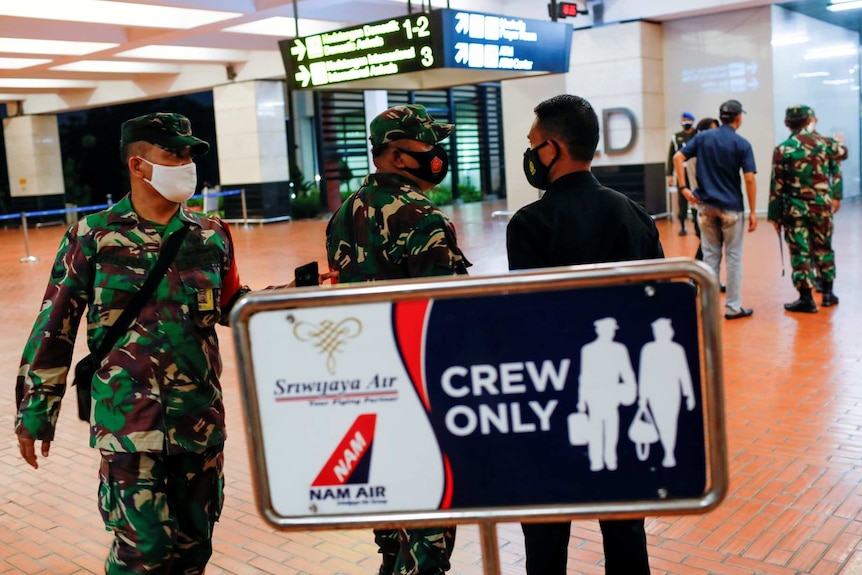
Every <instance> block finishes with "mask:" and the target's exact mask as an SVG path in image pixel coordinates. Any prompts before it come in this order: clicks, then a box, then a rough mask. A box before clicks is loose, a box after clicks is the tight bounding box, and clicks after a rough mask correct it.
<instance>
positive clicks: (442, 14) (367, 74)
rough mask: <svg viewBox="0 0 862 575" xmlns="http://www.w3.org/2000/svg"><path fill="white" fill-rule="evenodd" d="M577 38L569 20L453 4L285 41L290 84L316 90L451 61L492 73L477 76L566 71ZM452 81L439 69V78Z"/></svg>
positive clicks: (282, 44)
mask: <svg viewBox="0 0 862 575" xmlns="http://www.w3.org/2000/svg"><path fill="white" fill-rule="evenodd" d="M571 41H572V27H571V25H568V24H562V23H558V22H545V21H540V20H525V19H522V18H512V17H508V16H498V15H492V14H480V13H475V12H466V11H463V10H451V9H448V8H447V9H439V10H433V11H431V12H428V13H419V14H410V15H406V16H402V17H399V18H390V19H389V20H381V21H378V22H371V23H368V24H363V25H361V26H354V27H352V28H346V29H343V30H336V31H333V32H325V33H323V34H315V35H313V36H306V37H301V38H292V39H287V40H282V41H280V42H279V47H280V49H281V54H282V58H283V60H284V65H285V70H286V72H287V81H288V83H289V84H290V86H291V87H292V88H294V89H315V88H325V87H327V86H330V85H333V84H344V83H350V82H353V83H356V82H361V83H363V86H364V87H371V86H373V84H374V81H375V80H376V79H385V78H387V77H392V76H397V75H404V74H411V73H421V72H427V71H430V70H438V71H439V70H441V69H447V68H448V69H463V68H467V69H472V70H485V71H488V72H489V73H492V74H493V75H492V76H488V78H484V77H473V78H472V81H483V79H505V78H512V77H518V76H519V75H524V74H536V73H545V74H546V73H555V72H560V73H562V72H567V71H568V69H569V53H570V51H571ZM451 77H453V78H454V77H458V78H466V77H465V76H462V75H459V74H454V75H451ZM446 81H447V80H446V75H445V74H437V75H436V80H435V82H443V83H445V82H446ZM456 83H458V82H452V81H451V80H450V85H454V84H456ZM426 87H427V86H426Z"/></svg>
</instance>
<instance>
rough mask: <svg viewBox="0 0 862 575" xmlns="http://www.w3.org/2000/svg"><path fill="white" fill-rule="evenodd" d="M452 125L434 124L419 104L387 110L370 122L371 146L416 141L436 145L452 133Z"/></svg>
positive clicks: (423, 107) (432, 119)
mask: <svg viewBox="0 0 862 575" xmlns="http://www.w3.org/2000/svg"><path fill="white" fill-rule="evenodd" d="M452 128H453V126H452V124H435V123H434V118H432V117H431V115H430V114H429V113H428V111H427V110H426V109H425V106H422V105H420V104H407V105H405V106H395V107H392V108H389V109H388V110H386V111H385V112H383V113H381V114H380V115H379V116H377V117H376V118H374V119H373V120H371V126H370V130H371V137H370V138H368V139H369V140H371V145H372V146H380V145H383V144H388V143H389V142H394V141H395V140H417V141H419V142H425V143H427V144H436V143H437V142H439V141H440V140H444V139H446V138H448V137H449V134H451V133H452Z"/></svg>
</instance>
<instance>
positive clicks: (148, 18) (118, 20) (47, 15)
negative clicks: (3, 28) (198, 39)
mask: <svg viewBox="0 0 862 575" xmlns="http://www.w3.org/2000/svg"><path fill="white" fill-rule="evenodd" d="M242 15H243V14H242V13H241V12H221V11H216V10H197V9H194V8H174V7H170V6H154V5H150V4H133V3H130V2H111V1H109V0H39V1H38V2H33V1H30V2H23V1H20V0H5V1H3V2H0V16H17V17H20V18H39V19H43V20H63V21H69V22H92V23H95V24H116V25H121V26H139V27H145V28H173V29H179V30H189V29H191V28H196V27H198V26H204V25H206V24H212V23H213V22H221V21H223V20H229V19H231V18H236V17H238V16H242Z"/></svg>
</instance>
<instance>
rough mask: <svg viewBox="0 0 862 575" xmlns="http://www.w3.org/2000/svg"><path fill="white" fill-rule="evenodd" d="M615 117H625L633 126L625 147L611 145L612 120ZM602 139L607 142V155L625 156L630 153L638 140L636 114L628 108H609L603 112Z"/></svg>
mask: <svg viewBox="0 0 862 575" xmlns="http://www.w3.org/2000/svg"><path fill="white" fill-rule="evenodd" d="M613 116H623V117H625V118H626V119H627V120H628V122H629V125H630V126H631V132H630V133H629V141H628V142H626V144H625V145H624V146H619V147H614V146H613V145H612V144H611V118H612V117H613ZM602 139H603V140H604V142H605V153H606V154H625V153H627V152H630V151H631V149H632V148H634V147H635V143H636V142H637V140H638V122H637V119H636V118H635V115H634V113H633V112H632V111H631V110H629V109H628V108H607V109H604V110H602Z"/></svg>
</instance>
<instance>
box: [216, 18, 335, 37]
mask: <svg viewBox="0 0 862 575" xmlns="http://www.w3.org/2000/svg"><path fill="white" fill-rule="evenodd" d="M342 27H343V25H342V23H341V22H333V21H330V20H312V19H310V18H300V19H299V32H300V33H301V34H302V35H303V36H309V35H311V34H320V33H321V32H329V31H331V30H337V29H339V28H342ZM222 31H223V32H236V33H239V34H259V35H261V36H277V37H280V38H288V37H295V36H296V35H297V32H296V22H295V21H294V19H293V18H288V17H286V16H273V17H272V18H264V19H263V20H256V21H254V22H246V23H245V24H239V25H237V26H230V27H228V28H225V29H224V30H222Z"/></svg>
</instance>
